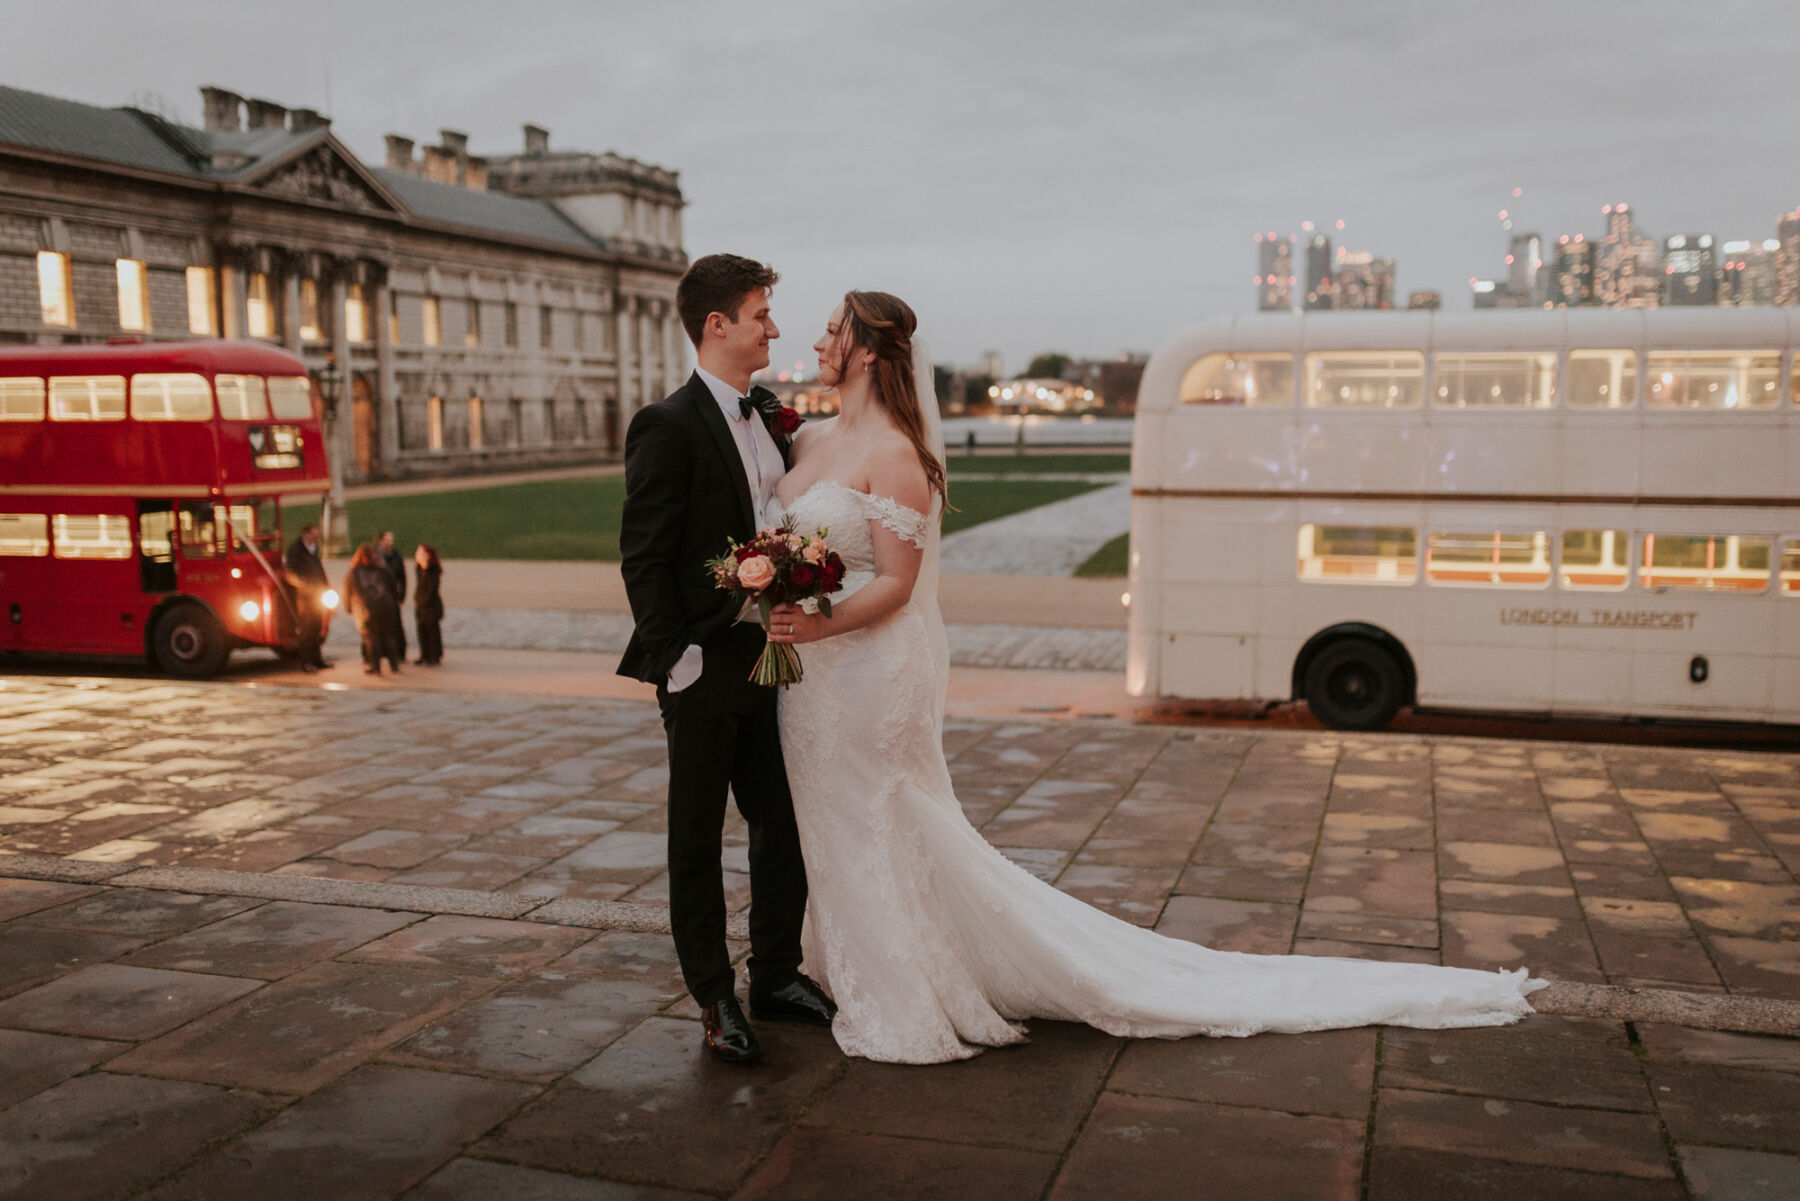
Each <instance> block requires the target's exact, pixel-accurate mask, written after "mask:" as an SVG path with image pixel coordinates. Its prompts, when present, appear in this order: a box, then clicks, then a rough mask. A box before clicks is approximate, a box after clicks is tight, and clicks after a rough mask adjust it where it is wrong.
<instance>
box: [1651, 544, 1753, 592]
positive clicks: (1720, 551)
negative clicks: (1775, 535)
mask: <svg viewBox="0 0 1800 1201" xmlns="http://www.w3.org/2000/svg"><path fill="white" fill-rule="evenodd" d="M1771 542H1772V539H1769V538H1759V537H1754V536H1749V535H1739V534H1710V535H1704V536H1691V535H1685V534H1676V535H1671V534H1645V535H1644V561H1643V562H1642V563H1641V564H1639V566H1638V583H1639V584H1641V585H1643V586H1644V587H1645V588H1703V589H1707V590H1710V591H1714V592H1761V591H1762V590H1763V589H1764V588H1766V587H1768V584H1769V550H1770V545H1771Z"/></svg>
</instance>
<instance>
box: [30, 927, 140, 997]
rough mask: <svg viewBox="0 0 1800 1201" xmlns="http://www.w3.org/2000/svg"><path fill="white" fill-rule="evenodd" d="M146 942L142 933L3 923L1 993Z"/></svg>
mask: <svg viewBox="0 0 1800 1201" xmlns="http://www.w3.org/2000/svg"><path fill="white" fill-rule="evenodd" d="M144 942H145V940H144V939H143V938H141V937H135V936H132V935H127V934H97V933H95V932H93V931H91V930H57V929H53V928H51V927H48V926H33V925H31V924H29V923H27V922H24V921H14V922H6V923H4V924H0V996H4V995H7V994H10V993H16V992H19V991H20V990H22V989H25V988H29V987H31V986H32V985H33V984H36V983H38V982H39V981H41V980H47V979H49V978H50V977H52V976H58V975H61V974H62V973H64V972H71V971H74V970H75V969H76V968H80V967H85V966H87V965H88V964H92V963H102V962H105V961H106V960H108V959H112V958H114V957H116V956H119V955H122V954H124V953H125V952H126V951H129V950H131V949H132V948H133V947H141V946H143V945H144Z"/></svg>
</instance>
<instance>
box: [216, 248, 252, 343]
mask: <svg viewBox="0 0 1800 1201" xmlns="http://www.w3.org/2000/svg"><path fill="white" fill-rule="evenodd" d="M219 274H220V275H222V276H223V277H224V278H223V280H221V283H222V284H223V285H224V286H223V287H222V288H220V291H221V292H222V293H224V295H223V296H222V297H221V298H220V299H221V300H222V302H223V303H222V304H221V306H220V307H221V309H222V314H221V315H222V316H223V317H224V318H225V325H224V329H223V331H222V332H223V333H224V335H225V336H226V337H227V338H248V337H249V336H250V273H249V272H248V271H246V270H245V269H244V261H243V258H242V257H241V256H237V255H233V256H232V261H231V263H230V264H229V265H228V266H226V267H224V268H222V269H221V270H220V272H219Z"/></svg>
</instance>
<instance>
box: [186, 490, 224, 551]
mask: <svg viewBox="0 0 1800 1201" xmlns="http://www.w3.org/2000/svg"><path fill="white" fill-rule="evenodd" d="M180 514H181V515H180V524H179V525H178V526H177V527H176V528H177V529H178V530H179V532H180V535H181V557H182V558H184V559H216V558H218V557H219V547H218V542H217V533H216V527H215V526H214V524H213V507H212V506H211V505H209V504H207V503H206V502H205V501H203V500H189V501H183V502H181V510H180Z"/></svg>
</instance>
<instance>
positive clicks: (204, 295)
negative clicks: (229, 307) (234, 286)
mask: <svg viewBox="0 0 1800 1201" xmlns="http://www.w3.org/2000/svg"><path fill="white" fill-rule="evenodd" d="M187 292H188V333H190V334H199V335H200V336H202V337H205V338H211V337H213V336H215V335H216V334H218V332H219V324H218V321H217V320H216V319H215V317H214V314H215V313H217V312H218V304H217V296H218V293H217V290H216V288H215V285H214V276H213V270H212V268H211V267H189V268H188V269H187Z"/></svg>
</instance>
